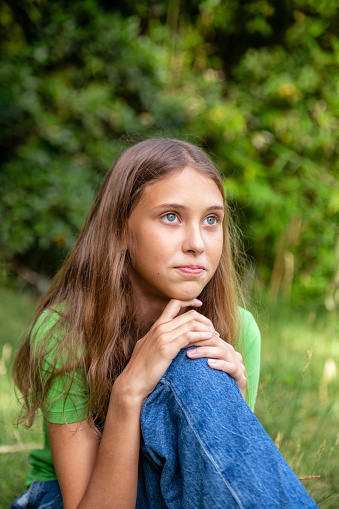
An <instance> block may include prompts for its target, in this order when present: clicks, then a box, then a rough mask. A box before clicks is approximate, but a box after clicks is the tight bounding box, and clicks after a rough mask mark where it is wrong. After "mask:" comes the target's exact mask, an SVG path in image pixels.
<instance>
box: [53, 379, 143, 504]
mask: <svg viewBox="0 0 339 509" xmlns="http://www.w3.org/2000/svg"><path fill="white" fill-rule="evenodd" d="M116 385H118V383H117V384H115V385H114V387H113V390H112V395H111V400H110V405H109V410H108V414H107V418H106V423H105V428H104V432H103V436H102V439H101V442H100V444H99V441H98V437H97V435H96V433H95V431H93V430H92V429H91V428H90V427H89V425H88V423H87V421H81V422H80V423H74V424H51V423H49V426H48V432H49V437H50V444H51V449H52V454H53V462H54V466H55V470H56V474H57V477H58V481H59V484H60V487H61V492H62V498H63V506H64V509H73V508H74V509H75V508H79V509H85V508H91V509H92V508H93V507H100V508H103V509H104V508H105V507H107V508H110V509H114V508H120V507H121V508H124V509H125V508H126V509H128V508H133V509H134V507H135V502H136V493H137V479H138V459H139V446H140V411H141V406H142V405H141V404H140V402H138V401H137V400H136V401H132V400H130V401H128V399H127V398H124V397H123V396H122V394H121V393H120V392H119V390H118V388H117V387H116Z"/></svg>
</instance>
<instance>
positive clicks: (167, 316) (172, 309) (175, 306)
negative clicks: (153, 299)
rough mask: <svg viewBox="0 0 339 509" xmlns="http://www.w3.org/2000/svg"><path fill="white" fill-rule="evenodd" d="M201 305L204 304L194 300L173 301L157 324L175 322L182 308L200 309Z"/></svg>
mask: <svg viewBox="0 0 339 509" xmlns="http://www.w3.org/2000/svg"><path fill="white" fill-rule="evenodd" d="M201 305H202V302H201V300H199V299H192V300H177V299H171V300H170V301H169V303H168V304H167V306H166V307H165V309H164V310H163V312H162V313H161V315H160V316H159V318H158V320H157V321H156V322H155V323H156V324H157V323H163V322H168V321H170V320H173V318H175V317H176V316H177V314H178V313H179V311H180V310H181V309H182V308H187V307H189V306H192V307H195V308H198V307H200V306H201Z"/></svg>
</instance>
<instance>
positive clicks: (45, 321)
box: [30, 303, 65, 343]
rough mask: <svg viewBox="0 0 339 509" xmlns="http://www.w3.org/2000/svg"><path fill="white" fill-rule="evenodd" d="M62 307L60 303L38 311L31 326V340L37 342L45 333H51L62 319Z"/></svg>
mask: <svg viewBox="0 0 339 509" xmlns="http://www.w3.org/2000/svg"><path fill="white" fill-rule="evenodd" d="M64 307H65V306H64V304H63V303H61V304H58V305H56V306H54V307H53V308H46V309H44V310H43V311H42V313H40V315H39V316H38V318H37V320H36V322H35V324H34V325H33V327H32V331H31V335H30V339H31V342H32V341H34V342H35V343H36V342H39V341H40V340H41V338H43V337H44V336H46V334H50V333H52V331H53V330H54V329H55V328H57V326H58V323H61V321H62V317H63V310H64Z"/></svg>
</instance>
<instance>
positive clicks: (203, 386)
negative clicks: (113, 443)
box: [11, 351, 317, 509]
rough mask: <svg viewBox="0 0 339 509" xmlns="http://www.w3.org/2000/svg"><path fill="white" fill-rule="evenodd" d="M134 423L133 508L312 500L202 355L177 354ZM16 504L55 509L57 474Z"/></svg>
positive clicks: (280, 505)
mask: <svg viewBox="0 0 339 509" xmlns="http://www.w3.org/2000/svg"><path fill="white" fill-rule="evenodd" d="M141 431H142V439H141V454H140V461H139V477H138V495H137V504H136V508H137V509H165V508H166V509H211V508H213V509H235V508H237V509H239V508H243V509H256V508H257V509H259V508H260V509H263V508H267V509H290V508H293V509H303V508H316V507H317V505H316V504H315V502H314V501H313V500H312V498H311V497H310V496H309V495H308V493H307V491H306V490H305V488H304V487H303V485H302V484H301V482H300V481H299V480H298V478H297V477H296V476H295V474H294V473H293V472H292V470H291V469H290V467H289V466H288V464H287V463H286V461H285V460H284V458H283V457H282V456H281V454H280V453H279V451H278V449H277V448H276V447H275V445H274V443H273V442H272V441H271V439H270V438H269V436H268V435H267V433H266V432H265V430H264V429H263V427H262V426H261V424H260V423H259V421H258V420H257V419H256V417H255V416H254V414H253V413H252V412H251V410H250V409H249V407H248V406H247V405H246V403H245V402H244V400H243V398H242V396H241V394H240V391H239V389H238V386H237V384H236V383H235V381H234V380H233V378H231V377H230V376H228V375H226V374H225V373H222V372H220V371H216V370H213V369H211V368H210V367H209V366H208V365H207V361H206V359H195V360H191V359H188V358H187V357H186V351H181V352H180V353H179V354H178V355H177V357H176V358H175V359H174V361H173V362H172V364H171V366H170V367H169V369H168V370H167V371H166V373H165V375H164V376H163V377H162V379H161V380H160V382H159V383H158V385H157V386H156V388H155V390H154V391H153V393H152V394H151V395H150V396H149V398H148V399H147V401H146V403H145V404H144V406H143V409H142V412H141ZM49 483H50V484H49ZM52 483H55V484H54V485H53V484H52ZM52 491H53V493H54V495H53V493H52ZM30 492H31V493H30ZM46 492H47V493H46ZM45 497H47V498H45ZM25 503H26V505H25ZM24 508H25V509H33V508H34V509H62V500H61V494H60V489H59V485H58V483H57V481H45V482H39V481H36V482H34V483H33V484H32V486H31V488H30V490H29V491H28V492H26V493H25V494H24V495H22V496H21V497H19V498H18V499H17V500H16V501H14V502H13V504H12V506H11V509H24Z"/></svg>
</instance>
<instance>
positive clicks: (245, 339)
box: [238, 307, 261, 350]
mask: <svg viewBox="0 0 339 509" xmlns="http://www.w3.org/2000/svg"><path fill="white" fill-rule="evenodd" d="M238 312H239V338H238V341H239V343H242V346H243V348H245V349H246V350H247V349H249V348H253V347H255V346H256V347H257V348H260V345H261V334H260V329H259V326H258V324H257V322H256V320H255V318H254V316H253V315H252V313H251V312H250V311H248V310H247V309H244V308H241V307H239V308H238Z"/></svg>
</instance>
